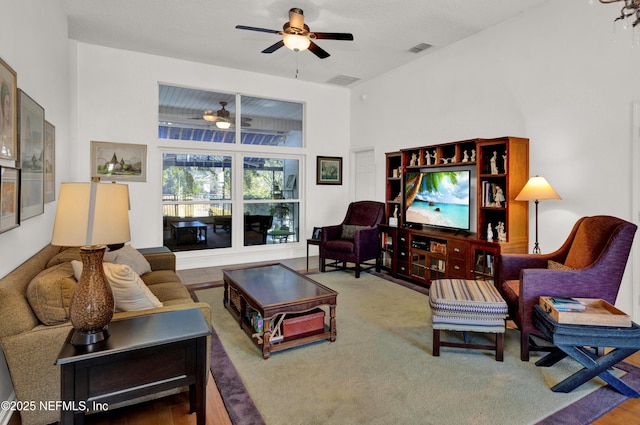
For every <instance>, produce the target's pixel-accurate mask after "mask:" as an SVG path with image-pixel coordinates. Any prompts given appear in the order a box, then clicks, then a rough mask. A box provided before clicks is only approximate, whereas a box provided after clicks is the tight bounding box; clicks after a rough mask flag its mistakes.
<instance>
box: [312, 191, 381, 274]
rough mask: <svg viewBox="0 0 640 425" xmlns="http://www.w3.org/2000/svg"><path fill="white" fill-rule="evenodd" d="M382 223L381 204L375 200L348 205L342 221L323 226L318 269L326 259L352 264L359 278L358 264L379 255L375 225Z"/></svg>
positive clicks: (344, 266)
mask: <svg viewBox="0 0 640 425" xmlns="http://www.w3.org/2000/svg"><path fill="white" fill-rule="evenodd" d="M383 222H384V204H383V203H382V202H376V201H358V202H352V203H351V204H349V209H348V210H347V215H346V216H345V218H344V220H343V221H342V223H340V224H337V225H334V226H326V227H323V228H322V236H321V238H320V271H321V272H324V271H325V266H326V260H328V259H329V260H335V261H336V262H342V267H343V268H346V264H347V262H350V263H355V272H356V278H359V277H360V271H361V265H360V264H361V263H363V262H365V261H367V260H371V259H374V258H377V257H378V224H381V223H383Z"/></svg>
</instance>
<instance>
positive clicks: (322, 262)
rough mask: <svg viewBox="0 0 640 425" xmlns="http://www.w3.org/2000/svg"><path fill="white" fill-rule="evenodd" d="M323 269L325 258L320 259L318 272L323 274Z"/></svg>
mask: <svg viewBox="0 0 640 425" xmlns="http://www.w3.org/2000/svg"><path fill="white" fill-rule="evenodd" d="M324 268H325V258H324V257H320V272H321V273H324Z"/></svg>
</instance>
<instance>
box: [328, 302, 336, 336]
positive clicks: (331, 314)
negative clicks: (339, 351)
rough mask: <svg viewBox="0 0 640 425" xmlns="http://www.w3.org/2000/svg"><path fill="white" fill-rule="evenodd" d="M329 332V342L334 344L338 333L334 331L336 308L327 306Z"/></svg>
mask: <svg viewBox="0 0 640 425" xmlns="http://www.w3.org/2000/svg"><path fill="white" fill-rule="evenodd" d="M329 317H330V319H329V330H330V331H331V338H330V341H331V342H335V340H336V335H337V334H338V331H337V330H336V306H335V305H330V306H329Z"/></svg>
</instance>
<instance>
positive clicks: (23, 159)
mask: <svg viewBox="0 0 640 425" xmlns="http://www.w3.org/2000/svg"><path fill="white" fill-rule="evenodd" d="M18 111H19V113H18V139H19V140H20V168H21V169H22V170H21V172H20V203H21V205H22V206H21V209H20V219H21V220H23V221H24V220H27V219H29V218H31V217H35V216H37V215H39V214H43V213H44V108H43V107H42V106H40V105H38V103H37V102H36V101H35V100H33V99H32V98H31V97H29V95H28V94H26V93H25V92H24V91H22V90H18Z"/></svg>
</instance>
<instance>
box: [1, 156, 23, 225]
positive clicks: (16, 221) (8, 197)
mask: <svg viewBox="0 0 640 425" xmlns="http://www.w3.org/2000/svg"><path fill="white" fill-rule="evenodd" d="M18 226H20V170H19V169H17V168H11V167H2V166H0V233H2V232H6V231H7V230H11V229H13V228H15V227H18Z"/></svg>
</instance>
